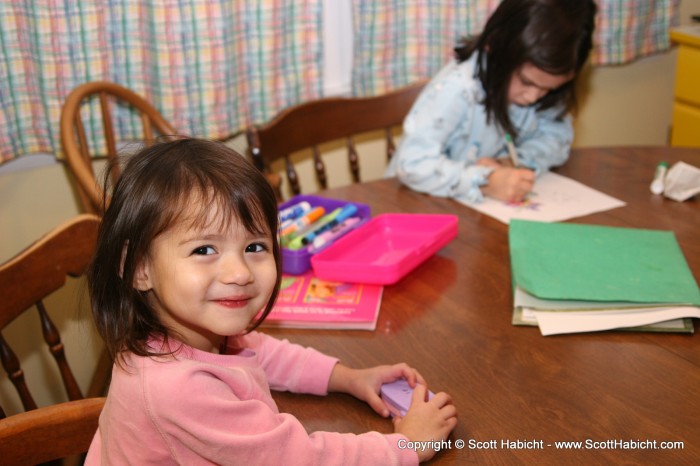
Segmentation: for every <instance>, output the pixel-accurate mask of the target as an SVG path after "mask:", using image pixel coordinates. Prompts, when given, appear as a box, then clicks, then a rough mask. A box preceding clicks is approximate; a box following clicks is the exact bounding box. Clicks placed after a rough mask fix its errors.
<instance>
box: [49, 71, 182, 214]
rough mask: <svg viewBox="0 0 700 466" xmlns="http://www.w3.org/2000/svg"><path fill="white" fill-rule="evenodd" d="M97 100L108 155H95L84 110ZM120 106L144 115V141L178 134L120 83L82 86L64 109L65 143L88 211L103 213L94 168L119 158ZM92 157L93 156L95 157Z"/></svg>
mask: <svg viewBox="0 0 700 466" xmlns="http://www.w3.org/2000/svg"><path fill="white" fill-rule="evenodd" d="M93 98H98V99H99V102H100V113H101V116H102V131H103V134H104V138H105V141H106V146H107V154H95V153H94V151H92V150H91V149H90V147H89V145H88V141H87V137H86V134H85V125H83V119H82V117H81V112H80V109H81V107H82V105H83V104H85V103H87V102H88V101H89V100H91V99H93ZM117 105H127V106H131V107H132V108H133V109H134V110H136V111H137V112H138V113H139V114H140V116H141V123H142V129H143V135H142V138H141V139H140V141H143V142H145V143H146V145H150V144H152V143H153V142H154V141H155V140H156V138H157V137H158V136H159V135H160V136H174V135H176V133H177V131H176V130H175V128H174V127H173V126H172V125H171V124H170V123H168V121H166V120H165V118H163V116H162V115H161V114H160V113H159V112H158V110H156V108H155V107H153V106H152V105H151V104H150V103H148V102H147V101H146V100H145V99H144V98H143V97H141V96H139V95H138V94H136V93H135V92H133V91H131V90H129V89H127V88H125V87H123V86H120V85H119V84H115V83H111V82H106V81H95V82H88V83H85V84H81V85H79V86H78V87H76V88H75V89H73V91H71V93H70V94H69V95H68V97H67V98H66V102H65V104H64V105H63V108H62V110H61V144H62V146H63V151H64V154H65V157H66V161H67V162H68V167H69V168H70V171H71V173H72V174H73V176H74V177H75V180H76V181H77V184H78V194H79V196H80V199H81V202H82V204H83V208H84V209H85V211H86V212H90V213H97V214H100V213H102V212H103V203H104V196H103V192H102V189H101V187H100V185H99V183H98V181H97V179H96V177H95V172H94V170H93V168H92V161H93V157H94V156H96V155H100V156H102V155H106V156H107V157H108V158H109V159H114V158H116V157H117V141H116V138H115V132H114V113H113V112H114V111H115V109H116V107H117ZM91 154H92V155H91ZM118 177H119V171H118V170H115V171H113V172H112V179H111V182H112V183H114V182H116V180H117V178H118Z"/></svg>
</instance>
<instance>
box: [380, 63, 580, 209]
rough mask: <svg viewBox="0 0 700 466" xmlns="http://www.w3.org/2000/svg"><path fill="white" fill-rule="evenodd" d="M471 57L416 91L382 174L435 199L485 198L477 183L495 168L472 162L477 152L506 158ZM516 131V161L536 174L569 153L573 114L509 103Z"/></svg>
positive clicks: (448, 68) (480, 183) (502, 142)
mask: <svg viewBox="0 0 700 466" xmlns="http://www.w3.org/2000/svg"><path fill="white" fill-rule="evenodd" d="M475 61H476V54H474V55H473V56H472V57H471V58H470V59H469V60H467V61H464V62H462V63H457V62H452V63H450V64H449V65H447V66H445V67H444V68H443V69H442V70H441V71H440V72H439V73H438V74H437V75H436V76H435V77H434V78H433V79H432V80H431V81H430V83H428V85H427V86H426V88H425V89H424V90H423V92H422V93H421V94H420V95H419V96H418V99H417V100H416V102H415V104H414V105H413V108H412V109H411V111H410V112H409V114H408V115H407V116H406V120H405V121H404V124H403V138H402V140H401V144H400V145H399V147H398V149H397V151H396V154H395V155H394V157H393V159H392V161H391V163H390V164H389V166H388V167H387V170H386V173H385V176H387V177H388V176H397V177H398V178H399V180H400V181H401V182H402V183H403V184H405V185H406V186H408V187H410V188H412V189H414V190H416V191H421V192H425V193H429V194H432V195H434V196H441V197H452V198H457V199H459V200H463V201H466V202H472V203H476V202H480V201H481V200H482V199H483V195H482V193H481V189H480V188H479V187H480V186H483V185H485V184H486V183H487V178H488V176H489V175H490V174H491V171H493V169H491V168H487V167H482V166H476V165H474V163H475V162H476V161H477V160H478V159H480V158H482V157H496V158H499V157H507V156H508V151H507V148H506V145H505V134H504V132H503V131H502V130H501V129H499V127H498V126H497V125H496V124H495V123H494V121H493V119H492V121H491V122H490V123H487V122H486V112H485V109H484V106H483V104H481V103H480V102H482V101H483V96H484V89H483V87H482V85H481V82H480V81H479V80H478V79H476V78H475V77H474V63H475ZM508 112H509V115H510V119H511V121H512V122H513V124H514V126H515V127H516V128H517V130H518V137H517V140H516V141H515V145H516V148H517V152H518V156H519V160H520V164H521V165H522V166H525V167H528V168H531V169H533V170H535V173H536V174H538V175H539V174H541V173H544V172H546V171H547V170H549V168H551V167H553V166H557V165H561V164H562V163H564V162H566V160H567V158H568V157H569V149H570V147H571V142H572V139H573V128H572V125H571V117H570V115H566V116H565V117H564V118H561V119H559V118H557V115H559V113H560V112H561V109H560V108H552V109H548V110H544V111H541V112H536V111H535V108H534V107H533V106H529V107H520V106H517V105H511V106H510V107H509V108H508Z"/></svg>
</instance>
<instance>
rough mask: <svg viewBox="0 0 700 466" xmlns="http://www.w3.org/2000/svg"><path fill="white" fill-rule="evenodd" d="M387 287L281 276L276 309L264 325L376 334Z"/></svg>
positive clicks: (309, 275)
mask: <svg viewBox="0 0 700 466" xmlns="http://www.w3.org/2000/svg"><path fill="white" fill-rule="evenodd" d="M383 290H384V287H383V286H382V285H368V284H358V283H341V282H334V281H327V280H321V279H319V278H318V277H315V276H314V275H313V272H307V273H305V274H303V275H297V276H295V275H287V274H284V275H283V276H282V284H281V286H280V293H279V296H278V297H277V301H276V303H275V306H274V307H273V308H272V311H271V312H270V314H269V315H268V316H267V318H266V319H265V322H264V323H263V325H266V326H271V327H291V328H328V329H360V330H374V329H375V328H376V324H377V316H378V313H379V306H380V304H381V297H382V292H383Z"/></svg>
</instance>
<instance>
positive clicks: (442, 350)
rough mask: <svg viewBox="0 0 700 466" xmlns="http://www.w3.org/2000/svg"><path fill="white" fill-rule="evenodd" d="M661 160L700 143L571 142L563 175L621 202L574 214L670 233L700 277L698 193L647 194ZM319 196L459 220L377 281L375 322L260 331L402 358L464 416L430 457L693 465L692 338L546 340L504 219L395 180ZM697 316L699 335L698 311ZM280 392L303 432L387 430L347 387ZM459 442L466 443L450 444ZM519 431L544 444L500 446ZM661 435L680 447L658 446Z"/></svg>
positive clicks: (698, 410) (696, 453)
mask: <svg viewBox="0 0 700 466" xmlns="http://www.w3.org/2000/svg"><path fill="white" fill-rule="evenodd" d="M661 160H666V161H667V162H669V163H670V164H673V163H674V162H676V161H679V160H683V161H685V162H687V163H690V164H692V165H695V166H700V150H692V149H675V148H674V149H672V148H668V147H659V148H643V147H638V148H593V149H590V148H589V149H578V150H574V151H573V153H572V155H571V158H570V159H569V161H568V162H567V164H566V165H565V166H564V167H561V168H560V169H558V170H557V172H558V173H560V174H562V175H565V176H568V177H570V178H573V179H576V180H579V181H581V182H583V183H584V184H586V185H588V186H591V187H593V188H595V189H598V190H600V191H602V192H604V193H607V194H609V195H611V196H614V197H616V198H618V199H621V200H623V201H625V202H626V203H627V205H626V206H625V207H621V208H617V209H613V210H610V211H607V212H602V213H597V214H593V215H588V216H585V217H579V218H576V219H572V220H571V221H572V222H575V223H585V224H598V225H610V226H621V227H637V228H650V229H660V230H672V231H674V232H675V234H676V237H677V238H678V241H679V243H680V245H681V248H682V250H683V252H684V254H685V257H686V259H687V260H688V262H689V264H690V267H691V269H692V271H693V274H694V276H695V279H696V280H700V199H699V198H698V197H695V198H693V199H691V200H688V201H685V202H682V203H680V202H675V201H672V200H669V199H666V198H663V197H661V196H656V195H653V194H651V192H650V191H649V183H650V182H651V179H652V177H653V174H654V170H655V167H656V164H657V163H658V162H659V161H661ZM320 195H323V196H327V197H332V198H338V199H345V200H348V201H354V202H363V203H367V204H369V205H370V206H371V208H372V215H377V214H380V213H386V212H412V213H451V214H455V215H457V216H458V217H459V234H458V237H457V238H456V239H455V240H454V241H452V242H451V243H450V244H449V245H447V246H446V247H444V248H443V249H442V250H440V251H439V252H438V253H437V254H436V255H435V256H433V257H432V258H430V259H429V260H427V261H426V262H425V263H423V264H422V265H420V266H419V267H418V268H417V269H415V270H414V271H413V272H412V273H410V274H409V275H408V276H406V277H405V278H404V279H402V280H401V281H400V282H399V283H397V284H395V285H391V286H387V287H386V288H385V291H384V297H383V301H382V305H381V311H380V315H379V321H378V324H377V329H376V331H374V332H369V331H355V330H344V331H338V330H288V329H266V330H265V331H267V332H268V333H270V334H273V335H275V336H277V337H284V338H288V339H289V340H291V341H293V342H296V343H300V344H303V345H308V346H313V347H315V348H317V349H319V350H321V351H323V352H325V353H327V354H331V355H334V356H337V357H339V358H340V359H341V360H342V361H343V362H345V363H346V364H349V365H352V366H355V367H368V366H373V365H377V364H385V363H393V362H399V361H405V362H407V363H408V364H410V365H412V366H414V367H416V368H417V369H418V370H419V371H420V372H421V373H422V374H423V376H424V377H425V378H426V380H427V381H428V385H429V387H430V388H431V389H432V390H433V391H446V392H448V393H450V395H451V396H452V397H453V399H454V403H455V405H456V406H457V409H458V411H459V424H458V426H457V428H456V429H455V430H454V431H453V433H452V435H451V436H450V440H451V442H452V443H451V448H449V449H445V450H443V451H441V452H440V453H439V454H438V455H437V456H436V457H435V458H434V459H433V461H432V463H434V464H467V463H470V464H494V465H500V464H520V463H525V462H527V463H533V464H535V463H537V464H661V463H663V464H695V465H697V464H700V345H699V344H698V341H699V340H698V338H700V336H699V335H678V334H653V333H641V332H640V333H634V332H621V331H613V332H600V333H586V334H574V335H560V336H550V337H543V336H541V335H540V333H539V331H538V329H537V328H534V327H515V326H513V325H511V315H512V308H513V300H512V292H511V287H510V283H511V273H510V261H509V252H508V241H507V238H508V235H507V234H508V228H507V225H505V224H503V223H501V222H499V221H497V220H495V219H493V218H491V217H488V216H486V215H483V214H480V213H479V212H477V211H475V210H472V209H470V208H468V207H465V206H463V205H461V204H459V203H457V202H455V201H452V200H449V199H441V198H436V197H431V196H427V195H424V194H419V193H416V192H413V191H411V190H409V189H407V188H405V187H403V186H401V185H400V184H399V183H398V182H397V181H396V180H395V179H388V180H380V181H375V182H369V183H364V184H358V185H352V186H348V187H343V188H338V189H333V190H329V191H325V192H322V193H320ZM694 325H695V329H696V332H697V331H698V321H697V319H694ZM275 399H276V401H277V402H278V404H279V407H280V409H281V410H282V411H285V412H289V413H292V414H294V415H295V416H297V417H298V418H299V419H300V420H301V421H302V423H303V424H304V426H305V427H306V428H307V430H309V431H315V430H329V431H339V432H354V433H362V432H366V431H368V430H376V431H379V432H384V433H389V432H392V425H391V422H390V421H389V420H386V419H383V418H381V417H379V416H377V415H376V414H374V412H373V411H372V410H371V409H370V408H369V407H368V406H367V405H365V404H364V403H362V402H360V401H358V400H356V399H354V398H352V397H350V396H347V395H341V394H331V395H329V396H328V397H324V398H318V397H314V396H308V395H293V394H287V393H281V394H275ZM458 440H461V441H463V442H464V445H465V446H464V448H462V449H459V448H456V446H455V445H456V443H457V441H458ZM518 440H521V441H532V440H534V441H536V442H537V444H538V445H542V446H543V448H541V449H540V448H536V449H532V448H531V449H528V448H506V447H505V446H504V445H503V444H502V442H508V441H516V442H517V441H518ZM630 440H633V441H640V442H642V443H640V445H639V448H635V449H623V448H622V447H621V446H617V447H616V446H615V444H614V443H613V442H615V441H625V442H629V441H630ZM540 441H541V443H540ZM567 441H571V442H582V445H581V448H580V449H564V448H557V445H556V444H555V442H567ZM647 441H650V442H656V447H657V448H656V449H653V448H649V446H651V445H650V442H647ZM669 441H670V442H683V446H682V448H679V447H677V448H676V449H662V442H669ZM587 442H588V443H587ZM494 445H495V448H486V447H493V446H494ZM628 445H629V444H628ZM642 446H646V448H641V447H642Z"/></svg>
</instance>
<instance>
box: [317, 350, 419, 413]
mask: <svg viewBox="0 0 700 466" xmlns="http://www.w3.org/2000/svg"><path fill="white" fill-rule="evenodd" d="M401 378H404V379H406V380H407V381H408V385H409V386H411V387H412V388H414V387H415V386H416V383H421V384H423V385H425V379H423V376H422V375H420V374H419V373H418V371H417V370H415V369H413V368H412V367H410V366H409V365H408V364H405V363H400V364H394V365H392V366H376V367H371V368H369V369H352V368H349V367H347V366H344V365H343V364H340V363H338V364H336V365H335V367H334V368H333V372H331V378H330V381H329V382H328V391H330V392H342V393H348V394H350V395H352V396H354V397H355V398H357V399H359V400H362V401H365V402H367V404H368V405H370V406H371V407H372V409H373V410H374V411H376V412H377V414H379V415H380V416H383V417H388V416H389V409H388V408H387V407H386V405H385V404H384V401H382V399H381V398H380V396H379V389H380V388H381V386H382V385H383V384H385V383H389V382H393V381H395V380H397V379H401Z"/></svg>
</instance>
